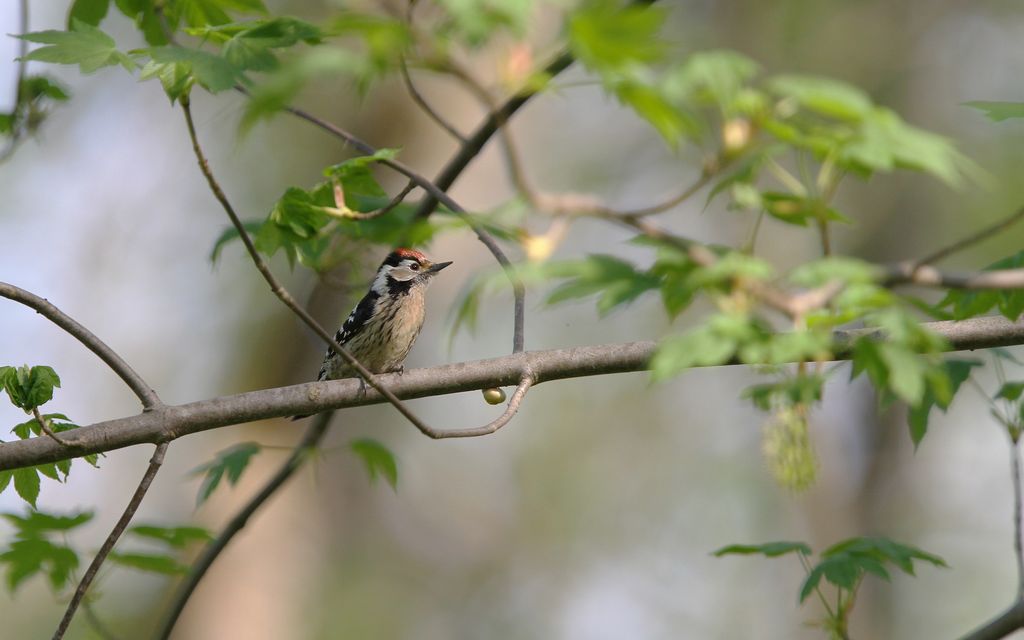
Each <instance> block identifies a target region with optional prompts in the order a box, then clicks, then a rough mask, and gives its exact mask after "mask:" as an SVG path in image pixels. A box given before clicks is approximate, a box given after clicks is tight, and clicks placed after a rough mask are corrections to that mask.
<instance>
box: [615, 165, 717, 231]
mask: <svg viewBox="0 0 1024 640" xmlns="http://www.w3.org/2000/svg"><path fill="white" fill-rule="evenodd" d="M722 168H724V164H722V165H721V166H719V165H718V163H716V164H715V166H714V167H709V166H705V167H704V169H703V170H702V171H701V172H700V175H699V176H697V179H696V180H694V181H693V183H691V184H690V186H688V187H686V188H685V189H683V191H682V192H681V193H680V194H679V195H677V196H674V197H672V198H669V199H668V200H666V201H664V202H662V203H660V204H654V205H651V206H648V207H642V208H639V209H629V210H626V211H620V212H618V214H619V215H620V216H623V217H627V218H630V217H631V218H642V217H644V216H651V215H655V214H658V213H662V212H664V211H668V210H669V209H672V208H675V207H677V206H679V205H680V204H682V203H683V202H686V201H687V200H689V199H690V198H692V197H693V195H694V194H695V193H697V192H698V191H700V190H701V189H703V188H704V187H705V186H707V184H708V183H709V182H711V180H712V179H713V178H714V177H715V176H716V175H717V174H718V172H719V171H721V170H722Z"/></svg>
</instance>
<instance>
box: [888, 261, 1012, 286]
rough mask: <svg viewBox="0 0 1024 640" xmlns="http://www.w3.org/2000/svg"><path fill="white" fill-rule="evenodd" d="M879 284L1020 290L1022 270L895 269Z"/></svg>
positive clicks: (927, 267) (924, 267)
mask: <svg viewBox="0 0 1024 640" xmlns="http://www.w3.org/2000/svg"><path fill="white" fill-rule="evenodd" d="M882 284H884V285H885V286H887V287H894V286H896V285H900V284H918V285H922V286H926V287H945V288H947V289H1024V269H1002V270H999V271H979V272H977V273H944V272H942V271H939V270H938V269H936V268H935V267H929V266H927V265H922V266H917V267H915V266H914V265H912V264H909V265H908V264H902V265H896V266H894V267H892V268H890V269H889V273H888V275H887V276H886V277H885V278H884V279H883V281H882Z"/></svg>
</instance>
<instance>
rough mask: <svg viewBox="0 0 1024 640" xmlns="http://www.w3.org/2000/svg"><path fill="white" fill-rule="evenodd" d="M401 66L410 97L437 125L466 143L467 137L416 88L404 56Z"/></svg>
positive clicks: (403, 79)
mask: <svg viewBox="0 0 1024 640" xmlns="http://www.w3.org/2000/svg"><path fill="white" fill-rule="evenodd" d="M399 68H400V70H401V72H402V81H403V82H404V83H405V89H406V91H408V92H409V97H410V98H412V101H413V102H415V103H416V106H418V107H419V108H420V110H421V111H422V112H423V113H425V114H427V116H428V117H429V118H430V119H431V120H433V121H434V122H435V123H436V124H437V126H439V127H441V128H442V129H444V130H445V131H446V132H447V133H448V135H450V136H451V137H453V138H455V139H456V140H458V141H459V142H460V143H462V144H465V143H466V137H465V136H463V135H462V134H461V133H460V132H459V130H458V129H456V128H455V127H454V126H453V125H452V124H451V123H450V122H448V121H447V120H445V119H444V117H443V116H442V115H441V114H439V113H438V112H437V111H435V110H434V108H433V107H431V106H430V103H429V102H427V99H426V98H424V97H423V94H422V93H420V92H419V90H418V89H417V88H416V85H415V83H413V81H412V76H411V75H409V67H408V65H407V64H406V63H405V58H404V57H403V58H402V60H401V64H400V65H399Z"/></svg>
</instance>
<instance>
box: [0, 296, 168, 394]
mask: <svg viewBox="0 0 1024 640" xmlns="http://www.w3.org/2000/svg"><path fill="white" fill-rule="evenodd" d="M0 297H4V298H7V299H9V300H14V301H15V302H20V303H21V304H23V305H25V306H26V307H30V308H32V309H35V310H36V312H37V313H39V314H40V315H42V316H43V317H45V318H46V319H47V320H49V321H50V322H52V323H53V324H55V325H57V326H58V327H60V328H61V329H63V330H64V331H66V332H68V333H69V334H71V336H72V337H74V338H75V339H76V340H78V341H79V342H81V343H82V344H83V345H85V347H86V348H87V349H89V351H92V352H93V353H95V354H96V355H97V356H99V358H100V360H102V361H103V362H104V363H106V365H107V366H108V367H110V368H111V370H113V372H114V373H116V374H117V375H118V376H119V377H120V378H121V379H122V380H124V383H125V384H126V385H128V388H129V389H131V390H132V391H134V392H135V395H136V396H138V398H139V400H140V401H141V402H142V406H143V407H144V408H145V409H146V410H147V411H149V410H152V409H155V408H157V407H160V406H162V405H163V403H162V402H161V401H160V398H159V397H158V396H157V395H156V392H155V391H153V389H152V387H150V386H149V385H148V384H146V381H145V380H143V379H142V376H140V375H139V374H138V373H136V372H135V370H134V369H132V368H131V367H130V366H129V365H128V363H127V362H125V361H124V359H122V358H121V356H119V355H117V353H116V352H115V351H114V350H113V349H111V348H110V347H109V346H107V344H106V343H105V342H103V341H102V340H100V339H99V338H97V337H96V336H95V335H94V334H93V333H92V332H91V331H89V330H88V329H86V328H85V327H83V326H82V325H81V324H79V323H78V322H77V321H75V319H74V318H72V317H71V316H69V315H67V314H66V313H64V312H63V311H61V310H60V309H58V308H57V307H55V306H54V305H52V304H50V301H49V300H47V299H45V298H40V297H39V296H37V295H35V294H34V293H30V292H28V291H25V290H24V289H22V288H20V287H16V286H14V285H13V284H8V283H6V282H0Z"/></svg>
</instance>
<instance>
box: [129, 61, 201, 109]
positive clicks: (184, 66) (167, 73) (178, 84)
mask: <svg viewBox="0 0 1024 640" xmlns="http://www.w3.org/2000/svg"><path fill="white" fill-rule="evenodd" d="M151 78H158V79H159V80H160V84H161V86H163V88H164V93H166V94H167V97H168V98H170V99H171V104H174V103H175V102H177V101H178V100H180V99H181V98H182V97H184V96H186V95H188V92H189V90H190V89H191V88H192V83H193V80H194V79H193V77H192V67H191V65H189V64H188V63H185V62H156V61H155V60H150V61H149V62H147V63H146V64H145V66H143V67H142V71H140V72H139V80H142V81H145V80H149V79H151Z"/></svg>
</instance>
